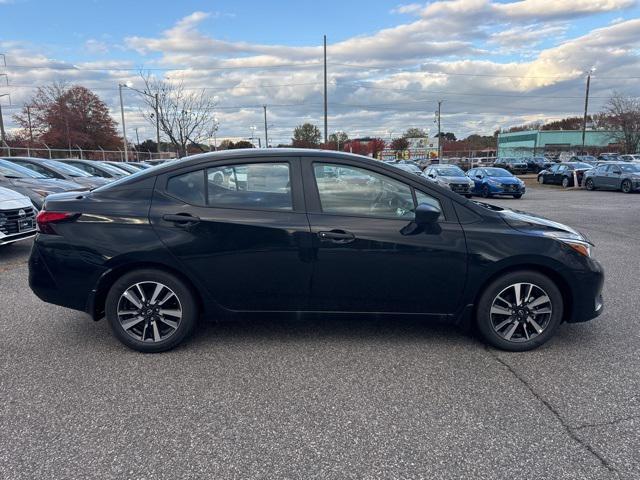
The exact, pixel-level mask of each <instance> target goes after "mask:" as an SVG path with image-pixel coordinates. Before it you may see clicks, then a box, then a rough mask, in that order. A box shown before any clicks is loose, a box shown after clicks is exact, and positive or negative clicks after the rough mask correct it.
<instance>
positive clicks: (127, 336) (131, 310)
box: [105, 269, 198, 353]
mask: <svg viewBox="0 0 640 480" xmlns="http://www.w3.org/2000/svg"><path fill="white" fill-rule="evenodd" d="M105 313H106V317H107V320H108V321H109V323H110V325H111V329H112V330H113V333H114V334H115V336H116V337H117V338H118V339H119V340H120V341H121V342H122V343H124V344H125V345H127V346H128V347H130V348H132V349H134V350H138V351H140V352H146V353H153V352H163V351H166V350H170V349H171V348H173V347H175V346H176V345H178V344H179V343H180V342H182V341H183V340H184V339H185V338H186V337H187V336H188V335H189V334H190V333H191V331H192V330H193V327H194V326H195V324H196V320H197V317H198V305H197V303H196V301H195V299H194V297H193V294H192V293H191V291H190V289H189V288H188V287H187V286H186V285H185V284H184V282H183V281H182V280H180V279H179V278H177V277H176V276H174V275H172V274H170V273H168V272H165V271H162V270H154V269H141V270H136V271H132V272H129V273H127V274H125V275H123V276H122V277H120V278H119V279H118V280H116V282H115V283H114V284H113V285H112V287H111V289H110V290H109V293H108V294H107V299H106V303H105Z"/></svg>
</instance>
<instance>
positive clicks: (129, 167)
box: [102, 161, 142, 173]
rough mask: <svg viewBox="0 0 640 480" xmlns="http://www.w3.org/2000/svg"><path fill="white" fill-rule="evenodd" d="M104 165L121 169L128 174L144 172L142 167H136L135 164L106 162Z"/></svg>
mask: <svg viewBox="0 0 640 480" xmlns="http://www.w3.org/2000/svg"><path fill="white" fill-rule="evenodd" d="M102 163H106V164H108V165H111V166H114V167H116V168H119V169H120V170H124V171H125V172H127V173H136V172H139V171H140V170H142V168H141V167H138V166H137V165H134V164H132V163H129V162H110V161H106V162H102Z"/></svg>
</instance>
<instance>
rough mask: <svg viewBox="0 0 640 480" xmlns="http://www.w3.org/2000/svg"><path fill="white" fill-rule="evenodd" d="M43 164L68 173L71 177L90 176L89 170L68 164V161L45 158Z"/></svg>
mask: <svg viewBox="0 0 640 480" xmlns="http://www.w3.org/2000/svg"><path fill="white" fill-rule="evenodd" d="M42 164H43V165H45V166H47V167H51V168H54V169H56V170H60V171H61V172H62V173H66V174H67V175H69V176H70V177H90V176H91V175H89V174H88V173H87V172H85V171H84V170H80V169H79V168H77V167H74V166H73V165H67V164H66V163H62V162H56V161H55V160H43V161H42Z"/></svg>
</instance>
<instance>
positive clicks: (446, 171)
mask: <svg viewBox="0 0 640 480" xmlns="http://www.w3.org/2000/svg"><path fill="white" fill-rule="evenodd" d="M422 176H423V177H425V178H426V179H427V180H431V181H432V182H436V183H437V184H438V185H440V186H442V187H445V188H450V189H451V190H453V191H454V192H456V193H459V194H460V195H464V196H466V197H467V198H471V190H472V189H473V186H474V183H473V180H471V179H470V178H469V177H467V175H466V174H465V173H464V171H463V170H462V169H461V168H460V167H456V166H454V165H433V166H431V167H428V168H426V169H425V171H424V172H422Z"/></svg>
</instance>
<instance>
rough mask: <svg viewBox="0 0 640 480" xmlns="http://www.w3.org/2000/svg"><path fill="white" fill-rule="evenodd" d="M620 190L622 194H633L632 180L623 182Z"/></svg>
mask: <svg viewBox="0 0 640 480" xmlns="http://www.w3.org/2000/svg"><path fill="white" fill-rule="evenodd" d="M620 190H622V193H631V190H632V187H631V180H623V182H622V185H620Z"/></svg>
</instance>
